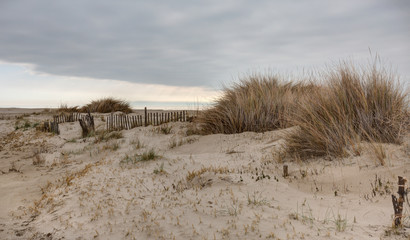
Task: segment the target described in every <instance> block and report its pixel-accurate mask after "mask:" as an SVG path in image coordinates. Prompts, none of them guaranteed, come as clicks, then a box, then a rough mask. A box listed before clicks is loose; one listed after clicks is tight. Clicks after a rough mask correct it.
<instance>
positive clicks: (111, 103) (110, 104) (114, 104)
mask: <svg viewBox="0 0 410 240" xmlns="http://www.w3.org/2000/svg"><path fill="white" fill-rule="evenodd" d="M88 110H90V112H98V113H111V112H117V111H120V112H123V113H131V112H132V109H131V107H130V104H129V103H128V102H126V101H123V100H119V99H115V98H102V99H98V100H94V101H91V103H89V104H87V105H85V106H83V107H82V108H80V109H79V111H80V112H88Z"/></svg>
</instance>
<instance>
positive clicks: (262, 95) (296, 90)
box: [198, 74, 314, 134]
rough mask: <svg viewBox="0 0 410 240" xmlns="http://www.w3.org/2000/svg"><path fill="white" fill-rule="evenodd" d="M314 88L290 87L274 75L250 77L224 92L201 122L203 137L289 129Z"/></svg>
mask: <svg viewBox="0 0 410 240" xmlns="http://www.w3.org/2000/svg"><path fill="white" fill-rule="evenodd" d="M313 88H314V86H313V85H312V84H303V83H291V82H286V81H282V80H280V79H278V77H276V76H273V75H258V74H253V75H248V76H247V77H244V78H242V79H241V81H240V82H239V83H237V84H235V85H234V86H233V87H232V88H225V90H224V93H223V95H222V97H221V98H219V99H218V100H217V101H216V104H215V105H214V106H213V107H211V108H210V109H207V110H205V111H203V112H202V114H201V115H200V116H199V119H198V121H199V122H201V123H202V130H203V131H204V133H225V134H232V133H241V132H245V131H253V132H263V131H269V130H274V129H278V128H285V127H289V126H290V123H289V119H288V116H289V113H290V110H291V109H292V108H294V107H295V106H296V103H297V102H298V101H300V100H301V99H302V98H303V96H304V95H306V93H308V92H309V91H310V90H311V89H313Z"/></svg>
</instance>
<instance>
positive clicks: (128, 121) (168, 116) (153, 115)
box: [106, 108, 189, 131]
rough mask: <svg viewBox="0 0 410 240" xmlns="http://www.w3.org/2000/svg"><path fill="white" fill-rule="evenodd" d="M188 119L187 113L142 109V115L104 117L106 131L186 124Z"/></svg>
mask: <svg viewBox="0 0 410 240" xmlns="http://www.w3.org/2000/svg"><path fill="white" fill-rule="evenodd" d="M188 119H189V116H188V112H187V111H174V112H148V110H147V108H145V109H144V114H143V115H126V114H111V115H109V116H107V117H106V129H107V130H108V131H113V130H123V129H126V130H128V129H131V128H135V127H141V126H145V127H146V126H148V125H153V126H158V125H161V124H163V123H168V122H186V121H187V120H188Z"/></svg>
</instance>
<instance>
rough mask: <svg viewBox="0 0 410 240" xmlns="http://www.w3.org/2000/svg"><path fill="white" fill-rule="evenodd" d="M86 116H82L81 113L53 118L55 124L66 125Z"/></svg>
mask: <svg viewBox="0 0 410 240" xmlns="http://www.w3.org/2000/svg"><path fill="white" fill-rule="evenodd" d="M85 115H86V114H82V113H79V112H72V113H60V114H58V115H54V116H53V120H54V122H57V123H65V122H76V121H78V120H79V119H81V118H82V117H84V116H85Z"/></svg>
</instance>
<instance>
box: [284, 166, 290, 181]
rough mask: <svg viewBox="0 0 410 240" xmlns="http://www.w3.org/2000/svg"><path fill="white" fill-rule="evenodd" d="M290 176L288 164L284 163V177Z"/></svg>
mask: <svg viewBox="0 0 410 240" xmlns="http://www.w3.org/2000/svg"><path fill="white" fill-rule="evenodd" d="M288 176H289V172H288V165H286V164H285V165H283V177H284V178H286V177H288Z"/></svg>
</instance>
